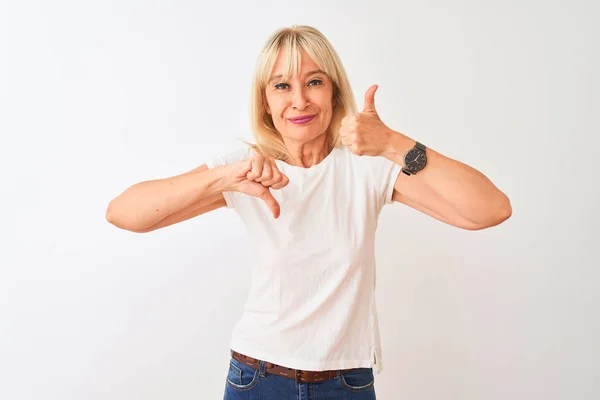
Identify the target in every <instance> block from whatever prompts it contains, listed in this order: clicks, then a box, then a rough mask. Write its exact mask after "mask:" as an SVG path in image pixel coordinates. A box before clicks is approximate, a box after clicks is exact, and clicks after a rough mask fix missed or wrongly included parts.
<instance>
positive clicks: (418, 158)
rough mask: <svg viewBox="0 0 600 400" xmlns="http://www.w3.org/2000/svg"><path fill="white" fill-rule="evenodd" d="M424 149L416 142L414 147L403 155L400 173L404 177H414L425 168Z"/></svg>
mask: <svg viewBox="0 0 600 400" xmlns="http://www.w3.org/2000/svg"><path fill="white" fill-rule="evenodd" d="M426 149H427V148H426V147H425V145H424V144H422V143H419V142H417V144H415V147H413V148H412V149H410V150H408V151H407V152H406V153H404V167H402V172H404V173H405V174H406V175H414V174H416V173H417V172H419V171H420V170H422V169H423V168H425V165H426V164H427V154H426V153H425V150H426Z"/></svg>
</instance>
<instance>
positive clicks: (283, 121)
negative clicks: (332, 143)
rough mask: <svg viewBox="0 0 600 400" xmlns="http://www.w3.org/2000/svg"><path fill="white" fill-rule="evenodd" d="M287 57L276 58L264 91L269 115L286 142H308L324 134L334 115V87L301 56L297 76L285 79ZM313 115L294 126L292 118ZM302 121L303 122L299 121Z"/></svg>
mask: <svg viewBox="0 0 600 400" xmlns="http://www.w3.org/2000/svg"><path fill="white" fill-rule="evenodd" d="M285 61H286V60H285V58H284V57H283V56H282V54H281V53H280V54H279V56H278V57H277V60H276V62H275V65H274V66H273V71H272V73H271V80H270V81H269V83H268V84H267V87H266V89H265V95H266V99H267V107H266V110H267V113H269V114H270V115H271V117H272V118H273V123H274V125H275V128H277V130H278V131H279V133H280V134H281V135H282V136H283V137H284V138H286V139H289V140H293V141H297V142H308V141H310V140H313V139H315V138H317V137H318V136H320V135H322V134H323V133H325V131H326V130H327V128H328V127H329V123H330V122H331V116H332V113H333V101H332V97H333V86H332V82H331V79H329V77H328V76H327V75H326V74H325V73H324V72H320V71H319V67H318V65H317V64H315V62H314V61H313V60H312V59H311V58H310V57H309V56H308V55H307V54H306V52H303V53H302V63H301V67H300V71H299V72H298V75H295V76H292V77H291V78H290V79H289V80H287V81H284V80H283V77H282V76H283V74H284V73H285V72H286V65H285ZM301 116H314V117H313V119H312V120H310V121H309V122H304V123H294V122H292V121H291V120H290V118H297V117H301ZM299 122H302V121H299Z"/></svg>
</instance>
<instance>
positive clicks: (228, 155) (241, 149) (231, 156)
mask: <svg viewBox="0 0 600 400" xmlns="http://www.w3.org/2000/svg"><path fill="white" fill-rule="evenodd" d="M255 153H256V152H255V150H254V149H253V148H252V147H250V146H249V145H247V144H240V145H238V146H237V147H235V148H233V149H231V150H229V151H227V152H225V153H223V154H221V155H219V156H216V157H214V158H213V159H212V160H209V161H207V162H206V165H207V166H208V168H214V167H217V166H221V165H229V164H235V163H237V162H240V161H242V160H245V159H247V158H248V157H251V156H252V155H254V154H255Z"/></svg>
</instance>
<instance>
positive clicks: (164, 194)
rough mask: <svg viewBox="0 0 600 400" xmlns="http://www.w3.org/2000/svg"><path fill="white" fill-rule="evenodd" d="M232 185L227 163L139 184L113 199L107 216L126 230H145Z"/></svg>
mask: <svg viewBox="0 0 600 400" xmlns="http://www.w3.org/2000/svg"><path fill="white" fill-rule="evenodd" d="M230 186H231V182H230V179H229V171H228V168H227V166H223V167H216V168H213V169H207V170H204V171H201V172H194V173H189V174H183V175H178V176H174V177H171V178H165V179H156V180H151V181H145V182H140V183H136V184H135V185H133V186H131V187H129V188H128V189H127V190H125V191H124V192H123V193H122V194H121V195H119V196H118V197H116V198H115V199H114V200H112V201H111V202H110V204H109V206H108V210H107V212H106V218H107V220H109V221H110V222H111V223H113V224H114V225H116V226H120V227H122V228H124V229H129V230H137V229H143V228H146V227H148V226H152V225H154V224H156V223H158V222H159V221H161V220H162V219H163V218H166V217H167V216H169V215H171V214H173V213H175V212H177V211H179V210H182V209H184V208H185V207H188V206H189V205H191V204H193V203H196V202H198V201H199V200H201V199H203V198H205V197H209V196H212V195H214V194H216V193H220V192H224V191H227V190H228V189H229V188H230Z"/></svg>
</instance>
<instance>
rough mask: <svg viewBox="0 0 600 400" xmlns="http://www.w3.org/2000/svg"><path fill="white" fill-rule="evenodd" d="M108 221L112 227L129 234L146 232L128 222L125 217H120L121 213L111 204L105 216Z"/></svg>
mask: <svg viewBox="0 0 600 400" xmlns="http://www.w3.org/2000/svg"><path fill="white" fill-rule="evenodd" d="M104 217H105V218H106V221H108V222H109V223H110V224H111V225H114V226H116V227H117V228H120V229H123V230H126V231H129V232H135V233H144V232H146V230H143V229H139V228H138V227H135V226H133V225H132V224H131V223H130V222H129V221H128V220H127V218H123V216H119V212H118V211H117V210H115V207H114V206H113V205H112V202H111V204H109V205H108V208H107V209H106V213H105V216H104Z"/></svg>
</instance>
